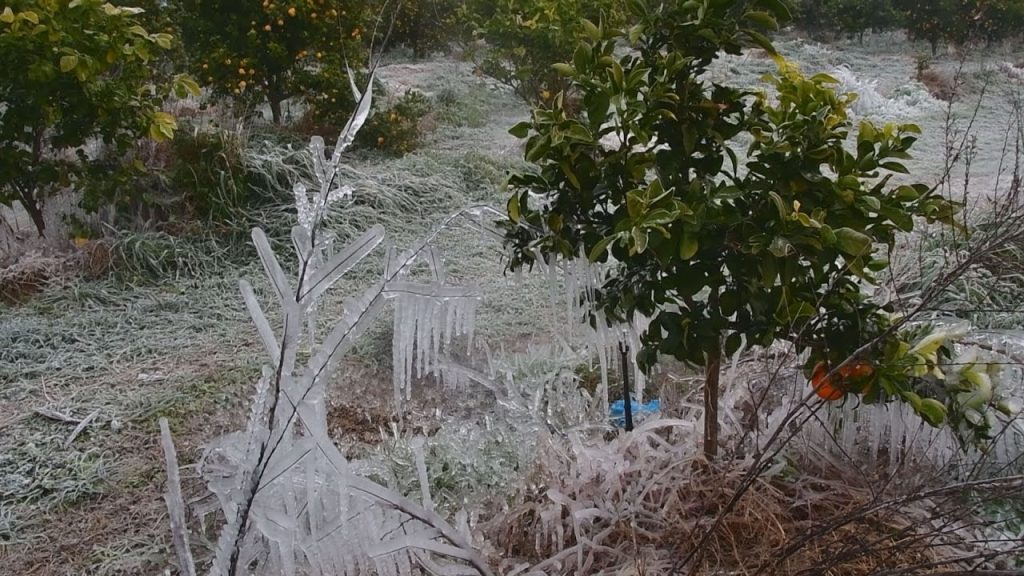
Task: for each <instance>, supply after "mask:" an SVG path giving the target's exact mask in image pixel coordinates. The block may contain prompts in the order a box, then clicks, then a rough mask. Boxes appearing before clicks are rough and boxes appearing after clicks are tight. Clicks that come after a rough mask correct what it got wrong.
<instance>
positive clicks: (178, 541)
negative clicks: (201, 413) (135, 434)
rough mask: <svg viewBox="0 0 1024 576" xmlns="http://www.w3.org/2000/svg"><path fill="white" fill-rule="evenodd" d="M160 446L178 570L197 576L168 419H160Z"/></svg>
mask: <svg viewBox="0 0 1024 576" xmlns="http://www.w3.org/2000/svg"><path fill="white" fill-rule="evenodd" d="M160 444H161V445H162V446H163V449H164V461H165V463H166V466H167V493H166V494H164V500H165V501H166V502H167V515H168V517H169V518H170V521H171V536H172V538H173V540H174V552H175V554H177V556H178V570H180V571H181V573H182V575H183V576H196V564H195V561H194V560H193V559H192V549H191V547H189V543H188V527H187V526H186V525H185V499H184V498H183V497H182V495H181V474H179V472H178V454H177V452H176V451H175V449H174V440H173V439H172V438H171V428H170V425H168V423H167V418H161V419H160Z"/></svg>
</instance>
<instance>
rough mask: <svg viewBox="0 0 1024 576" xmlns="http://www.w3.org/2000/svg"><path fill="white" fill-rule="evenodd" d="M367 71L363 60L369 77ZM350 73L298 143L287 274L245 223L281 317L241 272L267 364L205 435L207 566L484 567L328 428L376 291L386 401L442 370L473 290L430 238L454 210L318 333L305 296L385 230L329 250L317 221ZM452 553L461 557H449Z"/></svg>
mask: <svg viewBox="0 0 1024 576" xmlns="http://www.w3.org/2000/svg"><path fill="white" fill-rule="evenodd" d="M349 76H350V80H351V77H352V75H351V74H350V75H349ZM373 76H374V74H373V70H371V73H370V81H369V83H368V86H372V83H373ZM351 84H352V90H353V92H354V95H355V98H356V101H357V102H358V106H357V109H356V112H355V113H354V114H353V116H352V117H351V118H350V120H349V121H348V123H347V124H346V126H345V128H344V130H343V131H342V133H341V135H340V136H339V137H338V140H337V143H336V144H335V146H334V149H333V150H332V151H331V154H330V156H329V157H328V156H327V154H326V149H325V146H324V142H323V140H322V139H321V138H317V137H314V138H313V139H312V141H311V142H310V146H309V152H310V153H311V154H312V156H313V167H314V171H313V174H314V177H315V179H316V186H315V187H314V189H313V191H312V192H310V190H308V189H307V187H306V186H305V185H303V184H296V185H295V188H294V192H295V203H296V208H297V212H298V225H296V226H295V227H294V228H293V229H292V235H291V237H292V242H293V246H294V249H295V252H296V255H297V257H298V258H297V262H298V269H297V270H296V271H295V274H294V275H293V276H291V277H289V276H288V275H287V274H286V273H285V271H284V269H283V268H282V266H281V263H280V260H279V259H278V257H277V255H276V254H275V253H274V250H273V248H271V245H270V242H269V240H268V238H267V236H266V234H265V233H264V232H263V231H262V230H260V229H259V228H257V229H254V230H253V232H252V238H253V242H254V244H255V245H256V248H257V251H258V252H259V257H260V261H261V262H262V264H263V267H264V270H265V271H266V274H267V277H268V278H269V280H270V286H271V288H272V292H273V294H274V296H275V298H276V300H277V304H278V305H279V306H280V309H281V318H282V328H281V331H280V332H278V331H276V330H275V329H274V327H273V326H272V325H271V323H270V321H269V320H268V319H267V316H266V314H264V311H263V306H262V305H261V303H260V302H259V300H258V298H257V296H256V294H255V292H254V291H253V288H252V286H251V285H250V284H249V283H248V282H246V281H245V280H242V281H241V282H240V285H241V291H242V296H243V297H244V299H245V304H246V307H247V308H248V310H249V313H250V315H251V316H252V320H253V322H254V324H255V325H256V329H257V331H258V332H259V335H260V338H261V340H262V342H263V344H264V346H265V348H266V352H267V355H268V357H269V362H268V364H267V365H266V366H265V367H264V369H263V377H262V378H261V379H260V380H259V382H258V383H257V387H256V394H255V397H254V399H253V402H252V406H251V410H250V414H249V421H248V425H247V427H246V429H245V430H244V431H242V432H236V433H234V434H230V435H228V436H225V437H223V438H220V439H218V440H216V441H214V442H212V443H210V444H209V445H207V447H206V449H205V453H204V455H203V458H202V460H201V461H200V470H201V471H202V474H203V477H204V478H205V480H206V481H207V484H208V488H209V490H210V491H211V492H212V493H213V494H215V495H216V497H217V499H218V501H219V505H220V508H221V510H222V512H223V514H224V517H225V523H224V526H223V528H222V530H221V534H220V538H219V541H218V542H217V545H216V553H215V557H214V560H213V563H212V566H211V568H210V572H209V573H210V574H211V575H213V576H234V575H236V574H289V575H291V574H330V575H357V574H375V575H382V576H384V575H396V576H398V575H405V574H411V573H413V571H414V570H415V567H417V566H422V567H424V568H427V569H429V570H430V571H432V572H435V573H463V572H466V571H469V572H471V573H472V572H476V573H479V574H482V575H490V574H491V571H490V569H489V568H488V567H487V565H486V564H485V562H484V560H483V558H482V557H481V556H480V555H479V554H477V552H476V551H475V550H474V549H473V547H472V546H471V544H470V535H469V534H468V533H466V531H459V530H456V529H455V528H454V527H453V526H452V525H450V524H449V523H448V522H446V521H445V520H444V519H443V518H442V517H441V516H440V515H439V514H437V513H436V512H435V511H434V510H433V506H432V504H431V499H430V496H429V494H424V495H423V502H422V503H417V502H414V501H412V500H410V499H407V498H405V497H403V496H402V495H401V494H398V493H396V492H394V491H392V490H390V489H388V488H385V487H384V486H381V485H380V484H377V483H375V482H373V481H370V480H368V479H366V478H363V477H360V476H357V475H355V474H353V473H352V472H350V470H349V466H348V461H347V460H346V458H345V457H344V455H342V453H341V452H340V451H339V450H338V449H337V448H336V447H335V445H334V443H333V442H332V441H331V439H330V438H329V437H328V432H327V411H326V405H325V396H326V392H327V382H328V377H329V375H330V374H331V371H332V369H333V368H334V367H335V366H336V365H337V363H338V361H339V360H340V359H341V358H342V356H344V354H345V353H346V352H347V351H348V350H349V348H350V347H351V346H352V344H353V342H354V341H355V339H356V338H358V337H359V335H360V334H361V333H362V332H363V331H364V330H365V329H366V328H367V327H368V326H369V325H370V324H371V323H372V322H373V321H374V320H375V319H376V318H377V317H378V316H379V315H380V314H381V312H382V310H383V309H384V306H385V303H386V302H387V301H388V300H391V299H394V300H395V301H396V306H395V308H396V312H395V355H396V356H395V359H396V363H395V394H396V400H400V399H401V395H402V393H403V392H404V393H405V394H406V395H408V387H409V385H410V381H411V379H412V376H413V374H414V372H415V373H416V374H418V375H426V374H434V375H437V376H440V375H442V374H441V372H442V370H441V360H440V359H441V356H442V354H443V353H444V352H445V350H446V349H447V348H448V347H449V346H450V345H451V342H452V339H453V337H454V336H456V335H460V334H467V335H468V334H469V333H471V326H472V319H473V316H474V309H475V305H476V303H477V301H478V294H477V291H476V290H475V289H473V288H465V287H457V286H451V285H448V284H447V283H446V278H445V271H444V267H443V265H442V261H441V257H440V254H439V253H438V252H437V251H436V250H435V249H434V248H433V246H432V245H431V244H432V242H433V240H434V238H435V237H436V236H437V234H438V233H439V232H440V231H441V230H444V229H445V228H446V227H448V226H449V225H451V224H452V223H453V222H455V221H456V220H457V219H459V218H460V217H462V216H463V215H464V214H466V211H462V212H458V213H456V214H454V215H452V216H450V217H449V218H447V219H446V220H444V221H443V222H441V223H440V225H439V226H438V227H437V228H436V229H435V230H434V231H433V232H432V233H431V234H429V235H428V236H427V237H425V238H423V239H421V240H420V241H418V242H416V243H415V244H414V245H413V246H412V247H411V248H409V249H408V250H406V251H404V252H401V253H399V252H398V251H395V250H393V249H389V251H388V257H387V259H386V264H385V267H384V272H383V275H382V277H381V279H380V280H379V281H378V282H376V283H375V284H374V285H373V286H371V287H370V288H368V289H367V290H366V291H364V292H363V293H361V294H358V295H356V296H354V297H352V298H350V299H349V300H347V301H346V303H345V306H344V313H343V316H342V318H341V319H340V320H339V321H338V322H337V324H336V325H335V327H334V328H333V329H332V330H331V331H330V332H329V333H328V334H327V335H326V336H325V337H324V338H323V339H320V338H318V334H317V333H316V330H315V326H316V322H315V316H316V310H317V303H318V302H319V301H320V299H321V298H322V297H323V295H324V293H325V292H326V291H327V290H328V289H329V288H330V287H331V286H332V285H333V284H334V283H335V282H337V281H338V280H339V279H340V278H341V277H342V276H343V275H344V274H345V273H347V272H348V271H350V270H352V269H353V267H355V266H356V265H357V264H359V262H360V261H361V260H363V258H365V257H366V256H367V255H368V254H370V253H371V252H372V251H373V250H374V249H375V248H376V247H377V246H378V245H380V244H381V242H383V240H384V229H383V228H382V227H380V226H375V227H373V228H371V229H369V230H368V231H366V232H365V233H364V234H362V235H361V236H360V237H358V238H356V239H355V240H353V241H352V242H350V243H349V244H348V245H347V246H345V247H344V248H342V249H341V250H340V251H337V252H334V250H333V244H334V242H335V240H336V238H335V237H334V235H333V234H332V233H331V232H330V231H328V230H326V229H325V226H324V219H325V215H326V213H327V210H328V208H329V207H330V206H331V205H332V204H335V203H337V202H340V201H343V200H344V199H346V198H349V197H350V196H351V195H352V193H353V190H352V189H351V187H349V186H345V185H343V184H341V183H339V167H340V163H341V156H342V153H343V152H344V151H345V150H346V149H347V148H348V147H349V146H350V145H351V144H352V142H353V140H354V138H355V135H356V133H357V132H358V131H359V129H360V128H361V127H362V126H363V123H364V122H365V121H366V119H367V116H368V114H369V112H370V103H371V98H372V94H371V88H367V89H366V90H365V91H364V92H360V91H359V89H358V88H357V87H356V85H355V82H354V80H352V81H351ZM470 211H472V209H470ZM419 263H422V264H424V265H425V266H426V267H427V268H428V269H429V271H430V274H431V276H430V278H431V281H430V282H427V283H420V282H416V281H413V280H412V279H411V277H410V272H411V270H412V269H413V267H414V266H415V265H417V264H419ZM293 280H294V284H293ZM300 347H303V348H304V350H303V352H305V350H306V349H308V354H305V353H303V354H302V355H301V358H302V359H305V358H306V357H308V360H304V361H303V360H302V359H300V355H299V351H300V350H299V349H300ZM162 426H163V427H164V428H165V433H164V434H163V443H164V449H165V454H166V455H167V466H168V486H169V490H168V497H167V502H168V508H169V511H170V517H171V518H172V519H173V522H172V530H173V531H174V533H175V534H174V543H175V547H176V549H177V552H178V558H179V564H180V566H179V569H180V570H181V571H182V573H184V574H186V575H189V576H191V575H193V574H195V569H194V568H193V567H192V560H191V552H190V550H189V545H188V535H187V529H186V527H185V526H184V518H185V510H184V504H183V503H182V498H181V488H180V483H179V481H178V474H177V463H176V459H175V457H174V447H173V444H172V442H171V437H170V433H169V431H167V430H166V424H165V423H163V424H162ZM424 485H425V483H424ZM444 559H447V560H444ZM452 560H454V561H457V562H459V563H462V564H463V566H461V567H459V566H456V565H448V564H447V562H450V561H452ZM465 564H468V565H469V566H471V568H469V567H467V566H465Z"/></svg>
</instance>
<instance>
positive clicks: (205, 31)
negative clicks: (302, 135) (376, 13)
mask: <svg viewBox="0 0 1024 576" xmlns="http://www.w3.org/2000/svg"><path fill="white" fill-rule="evenodd" d="M172 4H173V7H174V9H175V11H176V13H177V14H178V22H179V25H180V27H181V33H182V39H183V41H184V44H185V47H186V49H187V52H188V53H189V54H190V55H191V56H192V62H191V67H192V70H193V73H194V74H195V75H196V76H197V77H198V78H199V79H200V82H201V83H203V84H204V85H205V86H206V87H208V88H209V89H210V90H211V91H212V92H213V94H214V95H217V96H220V97H223V98H227V99H230V100H232V101H234V102H235V103H236V104H237V105H239V106H240V107H243V108H244V107H247V106H259V105H262V104H267V105H269V107H270V111H271V115H272V117H273V120H274V122H275V123H280V122H282V120H283V118H284V113H283V110H282V103H283V102H284V101H285V100H287V99H288V98H292V97H295V96H300V95H301V96H302V97H303V98H305V99H306V101H307V103H308V104H309V105H310V106H311V107H313V108H314V110H316V109H331V108H341V109H343V110H346V111H348V110H350V109H351V107H352V106H353V104H354V103H353V102H352V101H351V94H352V92H351V90H350V89H349V86H348V76H347V74H346V66H352V67H357V66H361V65H362V64H363V62H364V57H365V48H364V46H363V37H364V36H369V34H370V33H369V32H367V31H366V22H367V18H366V16H367V15H366V6H367V4H366V3H365V2H362V1H360V0H316V1H312V0H305V1H300V0H274V1H271V0H263V1H262V2H261V1H260V0H172Z"/></svg>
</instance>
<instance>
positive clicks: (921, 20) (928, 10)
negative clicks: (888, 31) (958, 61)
mask: <svg viewBox="0 0 1024 576" xmlns="http://www.w3.org/2000/svg"><path fill="white" fill-rule="evenodd" d="M962 4H963V2H961V0H897V9H899V10H900V12H901V13H902V18H903V23H904V28H905V29H906V31H907V34H908V35H909V36H910V38H912V39H914V40H924V41H926V42H928V44H929V45H931V48H932V55H933V56H934V55H935V54H937V53H938V51H939V43H940V42H942V41H943V40H946V41H954V42H955V41H959V40H962V39H963V37H964V33H963V30H964V26H965V25H966V23H965V22H964V21H963V20H962V19H961V17H962Z"/></svg>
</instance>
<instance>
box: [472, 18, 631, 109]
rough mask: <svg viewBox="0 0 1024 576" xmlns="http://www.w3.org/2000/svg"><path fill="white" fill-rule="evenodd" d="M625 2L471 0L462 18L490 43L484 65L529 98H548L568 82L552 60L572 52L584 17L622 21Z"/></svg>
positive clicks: (541, 100) (484, 69)
mask: <svg viewBox="0 0 1024 576" xmlns="http://www.w3.org/2000/svg"><path fill="white" fill-rule="evenodd" d="M621 5H622V2H621V1H620V0H590V1H585V0H497V1H495V0H467V1H466V2H465V4H464V6H463V9H462V11H461V16H460V19H461V20H462V22H463V23H464V26H465V27H466V28H467V29H468V32H469V35H470V36H471V37H472V38H473V39H476V40H482V41H484V42H485V43H486V46H485V47H484V48H483V50H482V53H481V54H480V55H479V56H480V57H479V58H478V65H479V67H480V70H481V71H482V72H483V73H484V74H487V75H488V76H491V77H492V78H494V79H496V80H498V81H499V82H502V83H503V84H506V85H508V86H510V87H511V88H512V89H514V90H515V92H516V94H518V95H519V96H520V97H521V98H523V99H524V100H526V101H527V102H530V103H544V102H549V101H550V100H551V98H552V97H553V96H554V95H555V94H557V93H558V92H562V91H564V90H565V89H566V87H567V86H568V83H567V81H566V80H567V79H566V78H565V77H564V76H563V75H560V74H558V73H557V72H556V71H554V70H553V69H552V68H551V65H552V64H555V63H557V62H561V61H563V60H566V59H568V58H570V57H571V56H572V53H573V51H574V50H575V49H576V43H577V41H578V38H579V37H580V35H582V34H583V32H584V28H583V22H584V19H586V21H593V22H598V21H602V20H604V21H608V22H616V21H621V17H622V6H621ZM566 104H569V102H567V101H563V105H566Z"/></svg>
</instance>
